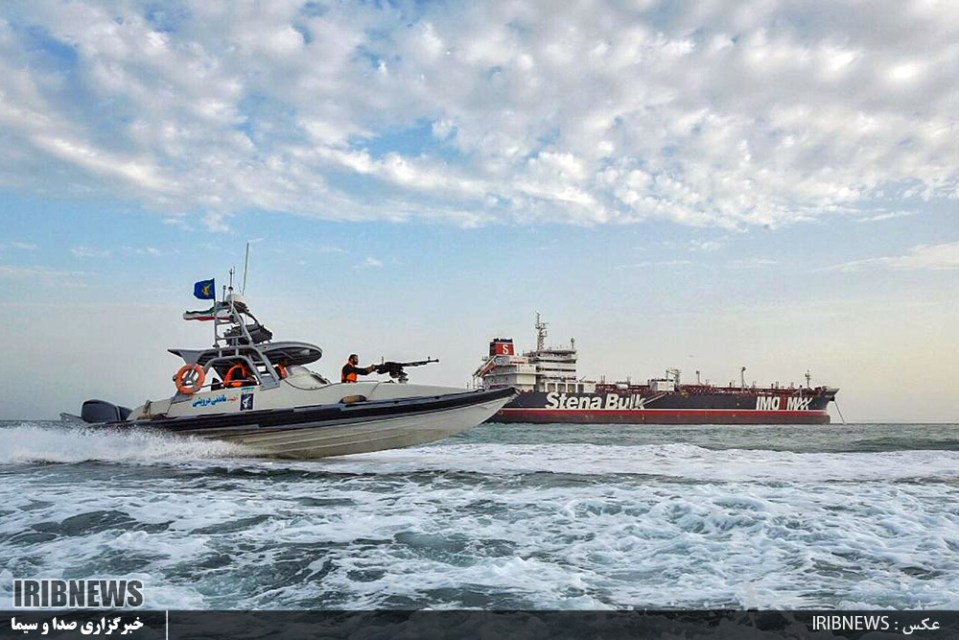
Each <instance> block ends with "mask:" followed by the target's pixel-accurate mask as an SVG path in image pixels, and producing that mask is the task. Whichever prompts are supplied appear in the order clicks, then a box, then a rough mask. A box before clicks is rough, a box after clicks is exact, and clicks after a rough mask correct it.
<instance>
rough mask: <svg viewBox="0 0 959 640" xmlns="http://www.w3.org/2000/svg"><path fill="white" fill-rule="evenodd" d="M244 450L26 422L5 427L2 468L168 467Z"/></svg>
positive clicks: (184, 439) (0, 453)
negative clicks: (38, 465) (65, 465)
mask: <svg viewBox="0 0 959 640" xmlns="http://www.w3.org/2000/svg"><path fill="white" fill-rule="evenodd" d="M243 453H244V450H243V449H242V448H240V447H237V446H234V445H231V444H228V443H225V442H217V441H213V440H203V439H200V438H187V437H182V436H173V435H168V434H163V433H158V432H154V431H110V430H103V429H90V428H87V427H83V426H59V425H58V426H51V425H50V423H47V424H45V425H41V424H35V423H29V422H25V423H22V424H20V425H17V426H12V427H5V428H2V429H0V464H20V463H29V462H61V463H73V462H85V461H88V460H98V461H104V462H121V463H139V464H149V463H156V462H160V463H169V462H178V461H188V460H193V459H196V458H214V457H227V456H234V455H242V454H243Z"/></svg>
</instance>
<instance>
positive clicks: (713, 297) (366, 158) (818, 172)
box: [0, 0, 959, 422]
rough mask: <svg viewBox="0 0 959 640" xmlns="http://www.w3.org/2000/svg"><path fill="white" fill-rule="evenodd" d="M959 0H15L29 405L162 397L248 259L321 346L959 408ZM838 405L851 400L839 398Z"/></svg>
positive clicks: (17, 292)
mask: <svg viewBox="0 0 959 640" xmlns="http://www.w3.org/2000/svg"><path fill="white" fill-rule="evenodd" d="M957 43H959V4H957V3H955V2H951V1H941V2H940V1H936V0H915V1H913V2H902V1H901V0H875V1H873V2H861V1H852V0H849V1H845V2H843V1H837V2H829V3H824V2H820V1H815V2H813V1H809V2H804V1H801V0H800V1H790V2H786V1H777V0H753V1H746V2H726V1H723V0H703V1H701V2H683V3H676V2H667V1H662V2H660V1H655V0H636V1H634V2H625V1H623V2H599V1H593V2H590V1H587V2H570V3H555V2H546V1H544V2H525V1H509V2H484V3H475V2H459V1H454V0H450V1H447V2H387V1H379V2H314V1H310V2H303V1H302V0H296V1H287V0H271V1H270V2H217V1H213V0H198V1H196V2H190V1H186V0H183V1H179V2H177V1H170V2H137V1H133V0H130V1H125V2H108V1H104V2H93V1H86V0H83V1H72V2H59V1H56V2H55V1H46V0H37V1H30V2H26V1H24V2H9V3H3V4H0V148H2V149H3V151H2V153H0V326H2V327H4V329H5V332H4V333H5V340H4V343H5V345H4V354H3V356H2V357H0V376H2V378H3V380H4V385H3V391H2V392H0V394H2V401H0V419H8V420H17V419H41V418H55V417H56V416H57V415H58V414H59V412H61V411H68V412H74V413H76V412H78V410H79V406H80V403H81V402H82V401H83V400H84V399H87V398H91V397H97V398H103V399H106V400H109V401H113V402H118V403H120V404H126V405H128V406H136V405H138V404H140V403H142V401H144V400H146V399H148V398H149V399H158V398H163V397H168V396H169V395H170V394H171V393H172V392H173V385H172V383H171V382H170V378H171V376H172V374H173V373H174V372H175V371H176V370H177V368H178V367H179V365H180V364H181V363H180V362H179V361H178V359H177V358H176V357H175V356H173V355H171V354H169V353H167V352H166V351H165V350H166V349H167V348H171V347H202V346H206V345H208V344H209V343H210V342H211V338H212V335H211V334H212V328H211V327H210V326H209V325H207V324H204V323H197V322H183V321H182V320H181V319H180V314H181V313H182V312H183V311H184V310H187V309H198V308H202V307H203V303H202V302H201V301H198V300H196V299H194V298H193V297H192V289H193V283H194V282H195V281H198V280H202V279H206V278H210V277H215V278H216V280H217V283H218V286H221V285H222V284H225V283H226V282H227V281H228V272H229V269H230V268H231V267H234V266H235V267H237V269H238V271H239V272H242V267H243V259H244V250H245V247H246V244H247V243H248V242H249V243H250V247H251V259H250V271H249V275H248V280H247V287H246V296H247V298H248V300H249V301H250V303H251V305H252V307H253V310H254V312H255V313H256V314H257V316H258V317H260V318H261V319H262V320H264V321H265V322H266V323H267V325H268V326H269V327H270V328H271V329H272V330H273V332H274V334H275V335H276V337H277V339H292V340H304V341H308V342H315V343H317V344H319V345H320V346H322V347H323V349H324V350H325V356H324V359H323V360H321V361H320V363H318V366H317V368H318V369H319V370H321V371H322V372H324V373H325V374H326V375H333V374H334V372H335V371H337V370H338V369H339V367H340V366H341V365H342V362H343V361H344V360H345V358H346V356H347V355H348V354H349V353H351V352H357V353H359V354H360V356H361V361H362V362H363V363H365V362H369V361H374V360H375V361H378V360H379V359H380V358H381V357H385V358H387V359H404V360H405V359H421V358H424V357H426V356H432V357H436V358H439V359H440V363H439V364H434V365H430V366H429V367H426V368H423V369H418V370H415V373H413V375H412V380H413V381H414V382H416V381H419V382H424V383H441V384H449V385H454V386H462V385H465V384H467V382H468V381H469V378H470V374H471V373H472V371H473V370H474V369H475V368H476V366H477V365H478V364H479V362H480V357H481V356H483V355H484V354H485V353H486V351H487V343H488V341H489V340H490V339H491V338H492V337H494V336H509V337H513V338H514V339H515V340H516V341H517V344H518V346H519V347H520V348H531V347H532V346H533V344H534V331H533V323H534V320H535V314H536V313H537V312H540V313H541V314H542V316H543V319H544V320H545V321H546V322H548V323H549V339H548V342H550V343H553V344H557V345H559V344H567V343H568V342H569V339H570V338H575V339H576V346H577V348H578V349H579V353H580V367H579V372H580V374H581V375H585V376H587V377H589V378H598V377H599V376H606V378H607V379H624V378H626V377H630V378H631V379H632V380H634V381H644V380H646V379H647V378H652V377H661V376H662V375H663V373H664V371H665V369H666V368H673V367H675V368H679V369H681V370H682V372H683V373H682V376H683V379H684V380H687V381H693V380H695V379H696V372H697V371H698V372H699V375H700V377H701V379H702V380H709V381H710V382H712V383H716V384H723V385H725V384H728V383H729V382H730V381H733V380H737V381H738V379H739V375H740V367H742V366H745V367H746V373H745V377H746V380H747V382H748V383H752V382H753V381H755V382H757V383H758V384H768V383H772V382H779V383H781V384H788V383H790V382H795V383H797V384H798V383H802V382H804V375H805V373H806V372H807V371H809V372H810V375H811V376H812V381H813V384H814V385H817V384H828V385H830V386H836V387H839V388H840V392H839V395H838V408H839V410H840V411H841V413H842V417H843V418H844V419H845V420H846V421H850V422H959V394H957V392H956V385H957V384H959V337H957V327H959V302H957V301H959V219H957V215H956V206H957V198H959V145H957V144H956V140H957V133H959V121H957V115H956V114H959V44H957ZM832 415H833V419H834V421H838V420H839V419H840V415H839V413H838V412H837V410H836V409H835V408H833V409H832Z"/></svg>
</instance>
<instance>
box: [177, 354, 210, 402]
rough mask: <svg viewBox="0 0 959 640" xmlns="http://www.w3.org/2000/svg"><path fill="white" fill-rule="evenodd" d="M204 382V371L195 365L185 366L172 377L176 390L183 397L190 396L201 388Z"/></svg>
mask: <svg viewBox="0 0 959 640" xmlns="http://www.w3.org/2000/svg"><path fill="white" fill-rule="evenodd" d="M205 380H206V371H204V370H203V367H201V366H200V365H198V364H197V363H195V362H194V363H192V364H185V365H183V366H182V367H180V370H179V371H177V372H176V375H175V376H173V382H174V383H176V390H177V391H179V392H180V393H182V394H184V395H188V396H191V395H193V394H194V393H196V392H197V391H199V390H200V388H201V387H202V386H203V382H204V381H205Z"/></svg>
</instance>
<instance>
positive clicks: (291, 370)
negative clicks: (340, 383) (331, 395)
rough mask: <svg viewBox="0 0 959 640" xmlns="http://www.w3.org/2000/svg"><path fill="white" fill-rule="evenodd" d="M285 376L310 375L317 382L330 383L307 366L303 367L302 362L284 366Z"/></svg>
mask: <svg viewBox="0 0 959 640" xmlns="http://www.w3.org/2000/svg"><path fill="white" fill-rule="evenodd" d="M286 371H287V376H288V377H290V378H293V377H295V376H312V377H313V379H315V380H316V381H317V382H321V383H323V384H331V383H330V381H329V380H327V379H326V378H324V377H323V376H322V375H320V374H318V373H317V372H316V371H313V370H312V369H310V368H309V367H305V366H303V365H302V364H291V365H290V366H289V367H287V368H286Z"/></svg>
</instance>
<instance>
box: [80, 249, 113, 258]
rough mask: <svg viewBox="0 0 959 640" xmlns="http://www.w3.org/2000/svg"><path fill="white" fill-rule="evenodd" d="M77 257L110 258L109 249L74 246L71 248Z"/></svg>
mask: <svg viewBox="0 0 959 640" xmlns="http://www.w3.org/2000/svg"><path fill="white" fill-rule="evenodd" d="M70 253H72V254H73V255H74V256H76V257H77V258H109V257H110V251H109V249H91V248H90V247H73V248H72V249H70Z"/></svg>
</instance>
